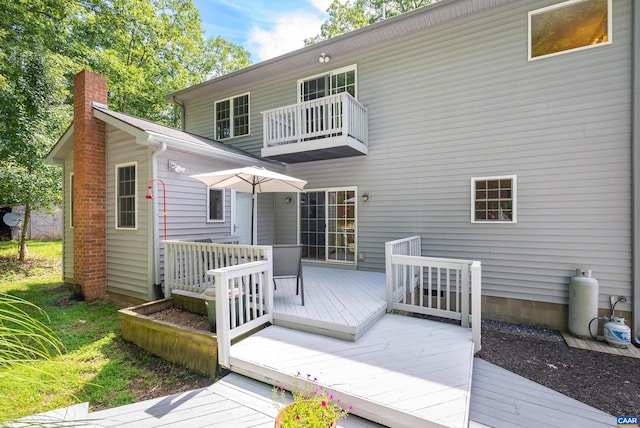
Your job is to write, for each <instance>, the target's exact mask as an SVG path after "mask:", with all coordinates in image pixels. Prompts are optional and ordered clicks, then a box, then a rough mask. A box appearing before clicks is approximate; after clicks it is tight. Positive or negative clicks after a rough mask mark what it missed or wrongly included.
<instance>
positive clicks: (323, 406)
mask: <svg viewBox="0 0 640 428" xmlns="http://www.w3.org/2000/svg"><path fill="white" fill-rule="evenodd" d="M299 377H300V373H298V374H297V378H299ZM317 380H318V379H317V378H315V377H313V378H312V376H311V375H309V374H308V375H307V380H306V382H305V384H304V386H303V387H302V388H297V383H296V382H294V391H293V392H292V395H293V402H290V403H288V401H287V395H286V391H285V389H284V387H278V388H274V389H273V393H274V397H275V398H276V399H277V400H276V401H278V402H279V405H278V407H279V410H280V411H279V412H278V416H277V417H276V420H275V428H297V427H314V428H315V427H336V426H337V423H338V421H339V420H340V419H344V418H345V417H347V414H348V413H349V411H351V410H352V407H351V406H349V409H348V410H347V409H345V408H343V407H342V405H341V404H340V400H334V396H333V394H330V393H328V392H327V391H326V390H325V389H324V388H323V387H321V386H318V385H317V384H316V383H315V382H317Z"/></svg>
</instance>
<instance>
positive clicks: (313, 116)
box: [262, 92, 368, 147]
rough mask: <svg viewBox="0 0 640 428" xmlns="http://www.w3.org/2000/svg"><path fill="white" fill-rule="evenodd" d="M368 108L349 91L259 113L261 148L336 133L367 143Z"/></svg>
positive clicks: (330, 135) (325, 136) (334, 134)
mask: <svg viewBox="0 0 640 428" xmlns="http://www.w3.org/2000/svg"><path fill="white" fill-rule="evenodd" d="M367 115H368V113H367V109H366V107H364V106H363V105H362V104H360V103H359V102H358V101H357V100H356V99H355V98H353V97H352V96H351V94H349V93H348V92H342V93H339V94H335V95H330V96H327V97H323V98H317V99H315V100H311V101H306V102H304V103H298V104H293V105H289V106H285V107H280V108H277V109H272V110H267V111H264V112H262V116H263V124H264V147H272V146H279V145H282V144H291V143H298V142H301V141H309V140H313V139H318V138H328V137H335V136H338V135H343V136H349V137H353V138H354V139H356V140H358V141H360V142H361V143H364V144H367V140H368V127H367V122H368V119H367Z"/></svg>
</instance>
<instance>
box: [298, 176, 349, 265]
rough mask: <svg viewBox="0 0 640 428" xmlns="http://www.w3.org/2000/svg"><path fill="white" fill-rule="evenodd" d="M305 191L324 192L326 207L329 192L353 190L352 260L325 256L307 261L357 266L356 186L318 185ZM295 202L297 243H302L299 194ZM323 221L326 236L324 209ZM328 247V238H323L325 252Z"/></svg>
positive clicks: (326, 221) (327, 220) (325, 211)
mask: <svg viewBox="0 0 640 428" xmlns="http://www.w3.org/2000/svg"><path fill="white" fill-rule="evenodd" d="M304 191H305V193H306V192H309V193H312V192H324V194H325V208H327V200H328V198H327V196H328V194H329V192H351V191H353V192H354V196H355V198H356V200H355V202H354V205H355V207H354V208H355V209H354V216H355V217H354V218H355V228H354V231H353V232H354V235H353V239H354V244H355V247H354V260H353V261H345V260H331V259H328V258H326V257H325V259H324V260H322V261H321V260H315V259H309V261H311V262H312V263H313V262H314V261H317V262H319V263H326V264H334V265H342V266H357V265H358V229H359V228H360V220H359V217H358V210H359V206H360V201H359V200H358V197H359V195H360V194H359V193H358V186H345V187H318V188H314V189H304ZM296 204H297V214H296V215H297V223H298V225H297V236H298V237H297V242H298V244H302V242H301V240H300V229H301V226H302V225H301V224H300V211H301V209H300V194H299V193H298V194H297V198H296ZM324 223H325V224H326V225H327V227H325V230H324V233H325V237H327V238H328V236H329V235H328V230H329V229H328V225H329V210H328V209H325V210H324ZM328 249H329V240H328V239H326V240H325V252H326V250H328Z"/></svg>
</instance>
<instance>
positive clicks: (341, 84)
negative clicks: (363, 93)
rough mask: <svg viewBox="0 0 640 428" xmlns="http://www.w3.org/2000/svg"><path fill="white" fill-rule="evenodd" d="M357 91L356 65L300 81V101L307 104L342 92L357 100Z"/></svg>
mask: <svg viewBox="0 0 640 428" xmlns="http://www.w3.org/2000/svg"><path fill="white" fill-rule="evenodd" d="M356 89H357V88H356V65H351V66H349V67H344V68H340V69H338V70H333V71H330V72H328V73H324V74H320V75H317V76H312V77H307V78H306V79H301V80H298V99H299V100H300V102H305V101H311V100H315V99H317V98H323V97H326V96H329V95H333V94H339V93H342V92H349V94H351V96H353V97H354V98H357V97H356V94H357V92H356Z"/></svg>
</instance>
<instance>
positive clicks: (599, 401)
mask: <svg viewBox="0 0 640 428" xmlns="http://www.w3.org/2000/svg"><path fill="white" fill-rule="evenodd" d="M531 329H532V328H531V327H527V330H531ZM533 329H535V328H533ZM477 356H478V357H480V358H482V359H483V360H486V361H489V362H491V363H493V364H495V365H497V366H500V367H502V368H505V369H507V370H509V371H511V372H513V373H517V374H519V375H520V376H523V377H525V378H527V379H530V380H532V381H534V382H537V383H539V384H541V385H544V386H546V387H548V388H551V389H554V390H556V391H558V392H561V393H562V394H565V395H567V396H569V397H572V398H574V399H576V400H578V401H581V402H583V403H586V404H588V405H590V406H593V407H595V408H597V409H600V410H602V411H604V412H606V413H608V414H610V415H613V416H622V415H640V360H638V359H635V358H630V357H623V356H619V355H612V354H605V353H601V352H595V351H587V350H583V349H575V348H570V347H569V346H568V345H567V344H566V343H565V342H564V340H563V339H562V336H561V335H560V333H559V332H549V331H548V330H546V331H545V334H535V331H534V334H529V333H528V331H521V332H512V331H510V327H509V325H500V324H499V323H496V325H494V326H486V325H484V326H483V329H482V350H481V351H480V352H479V353H478V354H477Z"/></svg>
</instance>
